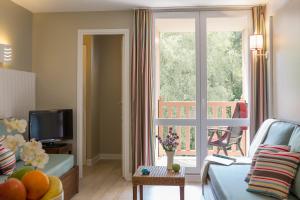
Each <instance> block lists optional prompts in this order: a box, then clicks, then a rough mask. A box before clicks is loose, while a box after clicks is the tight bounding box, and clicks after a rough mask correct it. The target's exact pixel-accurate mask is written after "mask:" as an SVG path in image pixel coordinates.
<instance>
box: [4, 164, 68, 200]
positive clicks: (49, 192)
mask: <svg viewBox="0 0 300 200" xmlns="http://www.w3.org/2000/svg"><path fill="white" fill-rule="evenodd" d="M0 199H6V200H26V199H28V200H63V199H64V195H63V187H62V183H61V181H60V179H59V178H58V177H56V176H48V175H47V174H45V173H44V172H42V171H40V170H35V169H33V168H32V167H23V168H20V169H19V170H17V171H16V172H14V173H13V174H12V175H11V176H9V177H8V178H7V180H6V181H5V182H4V183H0Z"/></svg>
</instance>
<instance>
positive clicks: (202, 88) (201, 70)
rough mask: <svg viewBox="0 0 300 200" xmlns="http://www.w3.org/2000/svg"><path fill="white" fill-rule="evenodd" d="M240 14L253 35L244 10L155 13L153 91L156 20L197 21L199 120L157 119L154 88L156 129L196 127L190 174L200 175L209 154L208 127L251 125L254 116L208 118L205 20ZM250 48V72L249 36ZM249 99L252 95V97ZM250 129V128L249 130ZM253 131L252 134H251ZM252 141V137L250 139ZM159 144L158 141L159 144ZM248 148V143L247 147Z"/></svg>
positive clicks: (197, 116) (248, 14)
mask: <svg viewBox="0 0 300 200" xmlns="http://www.w3.org/2000/svg"><path fill="white" fill-rule="evenodd" d="M241 15H243V16H247V17H248V18H249V20H248V21H249V25H248V27H249V29H248V30H247V33H246V35H249V34H251V33H252V25H251V24H252V18H251V10H243V11H199V12H157V13H154V14H153V27H154V28H153V36H152V38H153V40H152V50H153V61H154V62H153V88H157V85H156V84H157V82H156V80H157V79H156V78H157V77H156V76H157V73H156V69H157V66H156V52H155V50H156V49H155V39H154V38H155V32H156V31H155V28H156V27H155V20H156V19H163V18H168V19H172V18H173V19H178V18H179V19H183V18H189V19H191V18H193V19H195V37H196V38H195V41H196V44H195V45H196V84H197V85H196V90H197V91H196V118H191V119H185V118H183V119H166V118H157V116H158V113H157V112H158V102H156V100H157V97H158V94H157V91H156V89H154V116H155V117H154V120H153V125H154V126H153V127H154V129H155V127H157V126H193V127H195V128H196V133H195V134H196V135H195V138H196V141H195V145H196V167H192V168H187V169H186V172H187V174H199V173H200V169H201V165H202V163H203V160H204V158H205V156H206V155H207V152H208V149H207V148H208V145H207V127H209V126H250V125H251V123H250V122H251V119H252V115H251V112H250V113H249V115H248V116H249V118H247V119H208V118H207V62H206V60H207V59H206V58H207V54H206V50H207V48H206V47H207V44H206V41H207V38H206V36H207V33H206V25H207V24H206V19H207V18H209V17H235V16H238V17H240V16H241ZM244 43H245V44H246V45H247V46H246V47H245V49H247V51H246V52H244V56H245V58H246V59H245V62H246V64H245V65H247V66H248V68H247V69H248V72H250V69H249V67H250V52H249V47H248V46H249V39H248V37H247V42H244ZM247 75H248V77H247V81H248V83H250V73H247ZM248 94H251V88H250V84H249V85H248ZM249 97H250V95H249ZM248 102H249V106H248V110H249V111H250V110H251V108H252V102H251V98H248ZM250 130H251V128H250ZM250 132H251V131H250ZM247 139H248V140H247V141H250V137H249V138H247ZM156 142H157V141H156ZM247 146H249V144H247Z"/></svg>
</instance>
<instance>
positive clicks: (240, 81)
mask: <svg viewBox="0 0 300 200" xmlns="http://www.w3.org/2000/svg"><path fill="white" fill-rule="evenodd" d="M244 21H245V18H242V17H241V18H236V19H233V18H211V19H208V20H207V100H208V102H207V115H208V118H209V119H220V118H222V119H228V118H229V119H230V118H247V117H248V116H247V113H248V94H247V91H248V90H247V69H246V64H245V62H246V60H245V59H244V56H243V55H244V52H245V49H244V46H245V45H244V42H247V40H245V38H244V34H243V33H244V30H245V29H246V28H247V27H246V26H245V24H246V25H247V24H248V23H243V22H244Z"/></svg>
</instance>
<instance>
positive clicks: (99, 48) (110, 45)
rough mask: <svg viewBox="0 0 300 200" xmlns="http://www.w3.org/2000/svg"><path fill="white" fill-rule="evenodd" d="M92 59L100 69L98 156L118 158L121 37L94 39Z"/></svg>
mask: <svg viewBox="0 0 300 200" xmlns="http://www.w3.org/2000/svg"><path fill="white" fill-rule="evenodd" d="M94 49H95V51H94V59H95V63H97V66H96V67H98V68H99V70H100V71H99V72H100V74H99V76H98V77H99V84H100V85H99V97H98V98H99V100H100V101H99V102H100V108H99V114H100V118H99V119H100V121H99V122H100V123H99V130H100V140H99V141H100V143H99V145H100V154H121V147H122V122H121V120H122V119H121V117H122V106H121V100H122V97H121V94H122V92H121V91H122V89H121V86H122V36H121V35H112V36H109V35H103V36H94Z"/></svg>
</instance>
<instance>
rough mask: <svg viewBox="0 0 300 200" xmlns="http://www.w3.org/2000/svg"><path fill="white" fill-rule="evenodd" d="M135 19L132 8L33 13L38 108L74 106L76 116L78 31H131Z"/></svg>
mask: <svg viewBox="0 0 300 200" xmlns="http://www.w3.org/2000/svg"><path fill="white" fill-rule="evenodd" d="M132 19H133V12H132V11H118V12H87V13H44V14H34V15H33V67H32V70H33V72H35V73H36V74H37V91H36V95H37V98H36V104H37V108H38V109H52V108H54V109H55V108H72V109H74V119H76V81H77V80H76V76H77V33H78V30H79V29H122V28H126V29H129V30H130V31H131V30H132V26H133V24H132V23H133V20H132ZM74 126H75V127H76V123H75V124H74ZM75 130H76V129H75ZM75 134H76V133H75ZM75 138H76V135H75Z"/></svg>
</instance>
